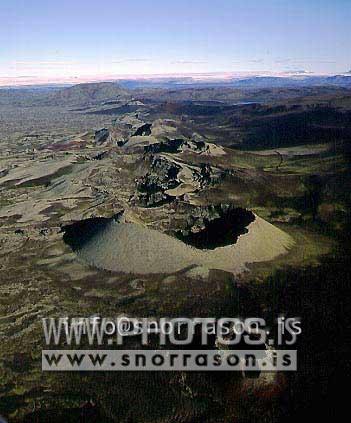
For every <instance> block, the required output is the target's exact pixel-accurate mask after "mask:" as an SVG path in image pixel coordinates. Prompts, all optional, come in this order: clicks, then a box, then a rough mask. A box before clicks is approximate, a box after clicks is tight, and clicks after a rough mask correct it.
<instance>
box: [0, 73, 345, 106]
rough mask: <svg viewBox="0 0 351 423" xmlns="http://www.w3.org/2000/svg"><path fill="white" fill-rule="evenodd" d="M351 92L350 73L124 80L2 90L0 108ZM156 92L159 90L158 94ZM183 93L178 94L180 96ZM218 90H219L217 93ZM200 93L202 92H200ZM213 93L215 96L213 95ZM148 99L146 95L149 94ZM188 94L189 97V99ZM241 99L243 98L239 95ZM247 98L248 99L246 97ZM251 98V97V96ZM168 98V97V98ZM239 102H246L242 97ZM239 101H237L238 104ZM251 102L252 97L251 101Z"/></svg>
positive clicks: (0, 90) (0, 92)
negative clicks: (196, 95)
mask: <svg viewBox="0 0 351 423" xmlns="http://www.w3.org/2000/svg"><path fill="white" fill-rule="evenodd" d="M319 87H322V88H323V87H324V88H325V89H344V88H345V89H351V74H344V75H335V76H316V75H305V74H301V75H293V76H253V77H246V78H238V77H237V78H227V79H219V78H218V79H205V78H204V79H201V78H199V77H197V78H192V77H186V78H185V77H179V78H177V77H172V78H165V77H164V78H160V77H157V78H149V79H133V80H131V79H124V80H118V81H110V82H94V83H83V84H77V85H71V86H62V84H61V85H44V86H43V85H37V86H28V87H21V88H19V87H7V88H2V89H0V105H3V106H6V105H12V106H23V105H24V106H31V105H33V106H69V107H74V106H92V105H97V104H100V105H101V104H102V103H105V104H108V103H111V104H113V103H114V102H124V101H126V102H128V101H129V100H131V99H132V98H133V97H138V96H141V97H142V98H144V97H145V95H146V94H150V95H151V94H153V95H152V96H155V95H156V96H159V97H160V96H161V97H162V95H163V96H166V97H167V96H169V95H171V94H172V95H174V94H176V92H177V91H178V90H182V89H183V91H185V89H187V90H189V89H191V90H193V89H208V90H210V91H209V92H208V95H207V96H206V99H207V98H208V99H211V89H215V88H217V89H219V90H221V91H224V92H225V89H226V88H230V89H231V90H232V91H233V90H235V91H236V92H237V93H240V90H243V91H244V92H246V94H247V95H248V94H250V93H251V92H252V91H253V90H262V89H265V90H269V89H280V88H281V89H287V90H289V89H294V88H296V89H302V90H303V89H305V88H307V89H317V90H318V89H319ZM155 89H156V91H155ZM183 91H178V93H181V92H183ZM216 91H218V90H216ZM199 92H200V91H199ZM213 94H214V93H213ZM146 97H147V95H146ZM188 97H189V95H188V96H187V98H188ZM239 97H240V96H239ZM244 97H245V96H244ZM249 97H250V96H249ZM167 98H168V97H167ZM239 100H240V101H244V100H243V99H242V98H241V97H240V98H239ZM239 100H238V101H239ZM250 101H251V98H250Z"/></svg>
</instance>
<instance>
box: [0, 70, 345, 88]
mask: <svg viewBox="0 0 351 423" xmlns="http://www.w3.org/2000/svg"><path fill="white" fill-rule="evenodd" d="M350 73H351V72H350V71H348V72H339V73H334V72H324V73H322V72H318V73H317V72H307V71H302V70H291V71H280V72H271V71H234V72H233V71H232V72H189V73H177V72H170V73H160V74H158V73H144V74H114V75H111V74H110V75H109V74H107V75H89V76H66V77H61V78H52V77H46V78H43V77H39V76H36V75H32V76H22V75H20V76H13V77H12V76H0V87H2V88H4V87H5V88H6V87H9V88H10V87H17V86H36V85H38V86H39V85H62V84H64V85H66V84H67V85H70V84H71V85H78V84H82V83H97V82H114V81H119V80H131V81H134V80H135V81H138V80H145V81H146V80H152V79H166V78H190V79H192V80H193V81H194V82H201V81H202V82H206V81H212V82H225V81H227V80H230V79H238V80H240V79H245V78H248V77H282V78H284V77H312V76H336V75H340V76H348V75H350Z"/></svg>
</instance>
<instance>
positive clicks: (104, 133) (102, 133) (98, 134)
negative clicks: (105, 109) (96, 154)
mask: <svg viewBox="0 0 351 423" xmlns="http://www.w3.org/2000/svg"><path fill="white" fill-rule="evenodd" d="M109 136H110V131H109V130H108V129H107V128H102V129H98V130H97V131H95V135H94V141H95V143H96V144H98V145H100V144H103V143H104V142H106V141H107V139H108V137H109Z"/></svg>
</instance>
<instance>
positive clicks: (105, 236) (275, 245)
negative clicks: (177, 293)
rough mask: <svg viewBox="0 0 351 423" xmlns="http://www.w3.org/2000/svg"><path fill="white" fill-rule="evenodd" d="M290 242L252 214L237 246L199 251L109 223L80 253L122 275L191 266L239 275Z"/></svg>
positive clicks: (130, 226)
mask: <svg viewBox="0 0 351 423" xmlns="http://www.w3.org/2000/svg"><path fill="white" fill-rule="evenodd" d="M293 243H294V241H293V240H292V238H291V237H290V236H289V235H287V234H286V233H285V232H283V231H282V230H280V229H278V228H276V227H275V226H273V225H271V224H270V223H268V222H266V221H265V220H263V219H261V218H259V217H257V216H256V220H255V221H254V222H253V223H251V224H250V225H249V232H248V233H247V234H245V235H242V236H241V237H240V238H239V239H238V242H237V243H236V244H235V245H231V246H226V247H219V248H216V249H214V250H199V249H196V248H193V247H190V246H188V245H186V244H185V243H183V242H181V241H179V240H177V239H175V238H173V237H171V236H169V235H166V234H164V233H161V232H159V231H155V230H152V229H149V228H146V227H143V226H141V225H137V224H133V223H116V222H112V223H109V224H108V225H107V227H106V228H105V229H104V230H102V231H101V232H99V233H98V234H97V235H96V236H95V237H94V238H92V239H91V240H89V241H88V242H87V243H86V244H85V245H84V246H83V247H82V249H81V250H80V251H79V253H78V254H79V256H80V258H81V259H83V260H84V261H86V262H88V263H90V264H91V265H93V266H96V267H98V268H103V269H107V270H113V271H118V272H124V273H136V274H149V273H164V272H165V270H166V272H167V273H173V272H177V271H179V270H181V269H184V268H187V267H189V266H201V267H202V268H206V269H222V270H226V271H230V272H233V273H235V274H238V273H241V272H242V271H244V270H245V268H246V267H245V265H246V264H247V263H253V262H260V261H268V260H272V259H273V258H274V257H276V256H278V255H281V254H284V253H286V252H287V250H288V249H289V247H291V246H292V245H293Z"/></svg>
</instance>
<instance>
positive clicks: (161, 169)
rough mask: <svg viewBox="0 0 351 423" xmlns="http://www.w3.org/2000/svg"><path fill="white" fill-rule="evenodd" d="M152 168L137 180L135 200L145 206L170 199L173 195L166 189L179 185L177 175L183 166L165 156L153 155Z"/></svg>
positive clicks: (155, 204) (158, 203)
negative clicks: (167, 192)
mask: <svg viewBox="0 0 351 423" xmlns="http://www.w3.org/2000/svg"><path fill="white" fill-rule="evenodd" d="M150 169H151V172H148V173H147V174H146V175H144V176H142V177H140V178H138V179H137V180H136V181H135V184H136V188H137V194H136V196H135V200H136V202H137V203H138V204H139V205H142V206H144V207H152V206H157V205H160V204H162V203H164V202H168V201H170V200H171V199H172V197H171V196H169V195H168V194H166V193H165V191H167V190H169V189H173V188H176V187H177V186H178V185H179V181H178V180H177V175H178V172H179V170H180V169H181V168H180V166H178V165H176V164H175V163H171V162H170V161H168V160H167V159H165V158H163V157H153V158H152V160H151V166H150Z"/></svg>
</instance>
